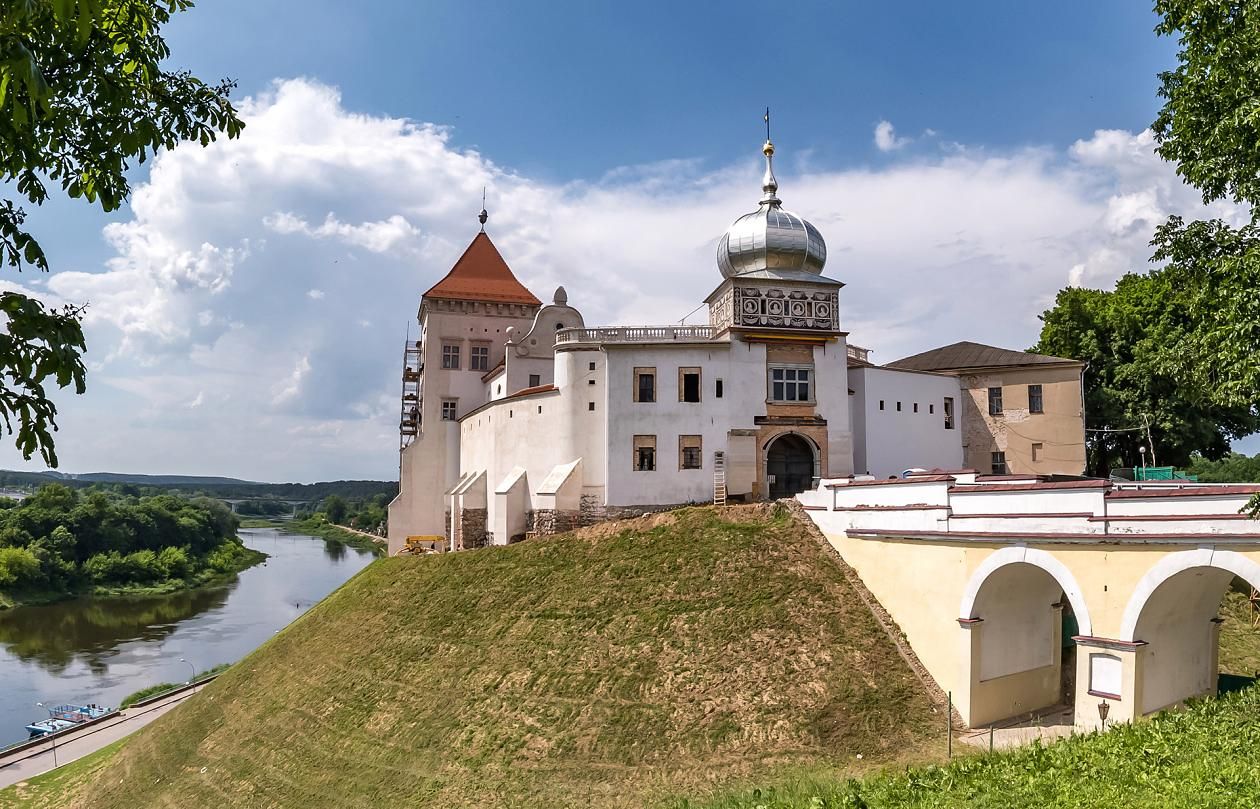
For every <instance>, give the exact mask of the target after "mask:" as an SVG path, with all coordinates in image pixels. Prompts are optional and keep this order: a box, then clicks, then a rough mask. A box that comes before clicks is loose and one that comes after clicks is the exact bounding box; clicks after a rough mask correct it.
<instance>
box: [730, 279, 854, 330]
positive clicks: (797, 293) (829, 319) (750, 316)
mask: <svg viewBox="0 0 1260 809" xmlns="http://www.w3.org/2000/svg"><path fill="white" fill-rule="evenodd" d="M709 322H710V323H711V324H712V325H713V326H714V327H715V328H717V329H719V330H725V329H730V328H779V329H807V330H810V331H828V332H835V331H839V330H840V295H839V294H838V292H837V291H836V290H834V289H830V290H810V289H784V288H781V287H769V288H767V287H761V286H749V285H731V286H730V287H728V288H727V289H725V290H722V291H721V292H720V293H719V295H718V297H717V298H716V299H714V300H713V301H712V302H711V304H710V307H709Z"/></svg>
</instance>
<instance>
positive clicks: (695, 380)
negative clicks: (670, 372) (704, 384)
mask: <svg viewBox="0 0 1260 809" xmlns="http://www.w3.org/2000/svg"><path fill="white" fill-rule="evenodd" d="M678 401H680V402H698V401H700V369H699V368H679V369H678Z"/></svg>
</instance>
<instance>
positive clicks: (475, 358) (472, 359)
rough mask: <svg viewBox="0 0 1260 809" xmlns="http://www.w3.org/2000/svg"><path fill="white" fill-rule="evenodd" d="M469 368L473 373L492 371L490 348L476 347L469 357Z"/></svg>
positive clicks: (485, 346) (486, 346)
mask: <svg viewBox="0 0 1260 809" xmlns="http://www.w3.org/2000/svg"><path fill="white" fill-rule="evenodd" d="M468 363H469V364H468V367H469V368H470V369H471V370H473V371H489V370H490V346H488V345H474V346H473V347H472V352H471V354H470V355H469V360H468Z"/></svg>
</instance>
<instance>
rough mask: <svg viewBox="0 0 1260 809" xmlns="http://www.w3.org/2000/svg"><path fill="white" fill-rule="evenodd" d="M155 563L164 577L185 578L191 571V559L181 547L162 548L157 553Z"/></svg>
mask: <svg viewBox="0 0 1260 809" xmlns="http://www.w3.org/2000/svg"><path fill="white" fill-rule="evenodd" d="M157 565H158V569H159V570H160V571H162V578H165V579H186V578H188V577H189V576H191V575H192V572H193V563H192V560H191V559H189V558H188V551H186V550H184V549H183V548H163V549H162V552H161V553H159V554H158V555H157Z"/></svg>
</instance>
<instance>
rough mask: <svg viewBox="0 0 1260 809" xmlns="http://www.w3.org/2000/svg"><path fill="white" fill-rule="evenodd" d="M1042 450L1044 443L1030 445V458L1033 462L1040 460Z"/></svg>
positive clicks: (1042, 453)
mask: <svg viewBox="0 0 1260 809" xmlns="http://www.w3.org/2000/svg"><path fill="white" fill-rule="evenodd" d="M1044 452H1045V445H1044V444H1033V445H1032V459H1033V463H1036V462H1037V461H1040V460H1041V459H1042V456H1043V455H1044Z"/></svg>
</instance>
